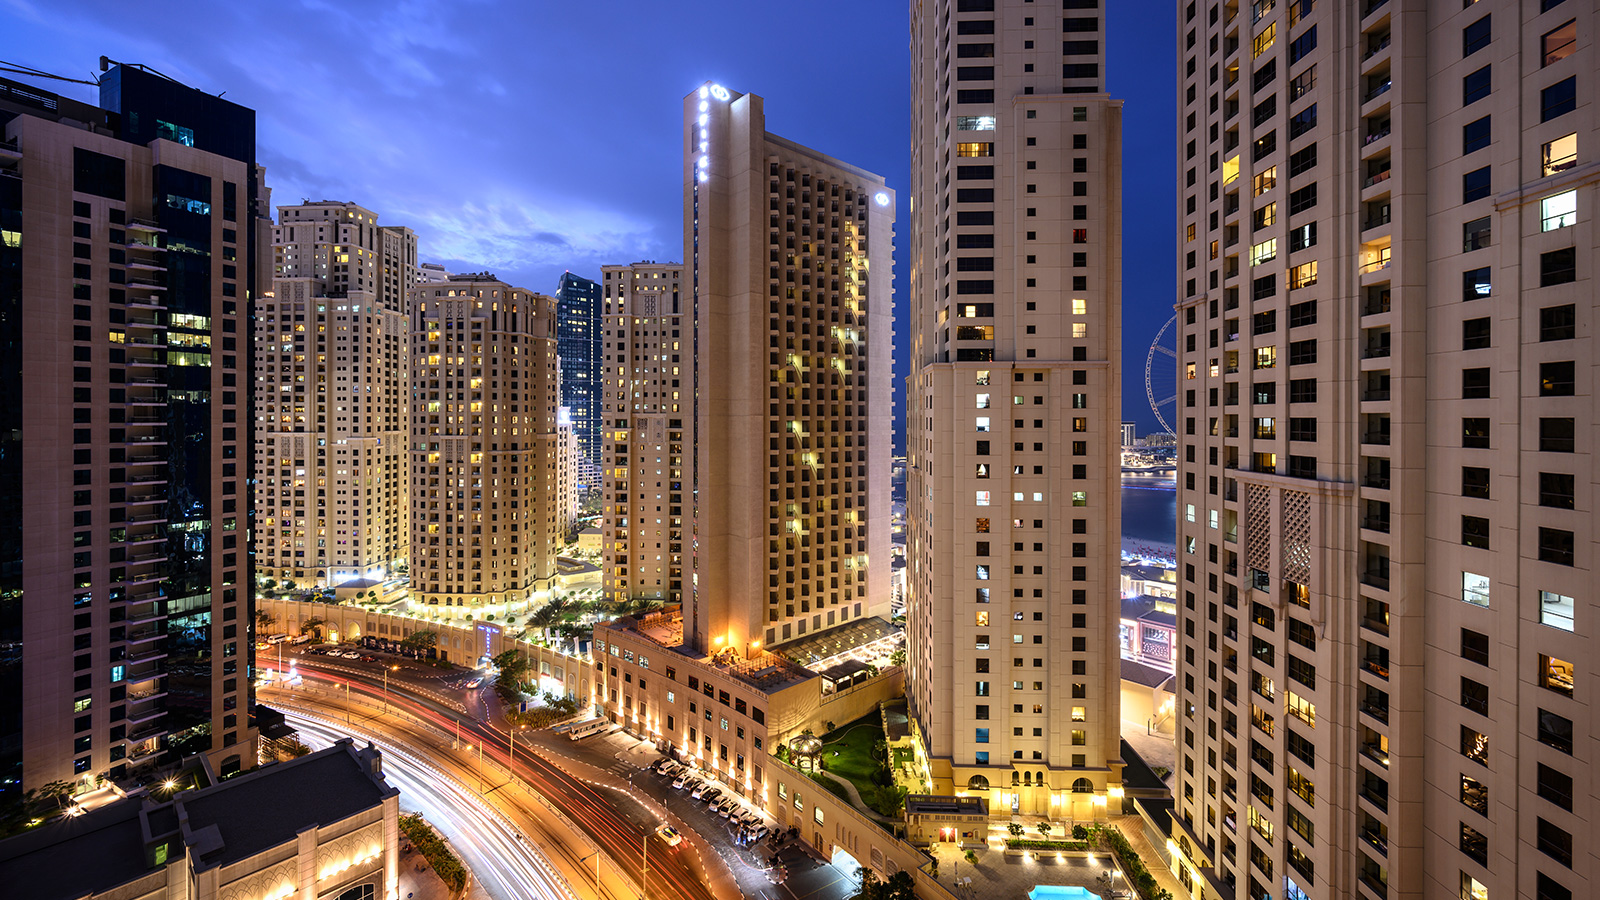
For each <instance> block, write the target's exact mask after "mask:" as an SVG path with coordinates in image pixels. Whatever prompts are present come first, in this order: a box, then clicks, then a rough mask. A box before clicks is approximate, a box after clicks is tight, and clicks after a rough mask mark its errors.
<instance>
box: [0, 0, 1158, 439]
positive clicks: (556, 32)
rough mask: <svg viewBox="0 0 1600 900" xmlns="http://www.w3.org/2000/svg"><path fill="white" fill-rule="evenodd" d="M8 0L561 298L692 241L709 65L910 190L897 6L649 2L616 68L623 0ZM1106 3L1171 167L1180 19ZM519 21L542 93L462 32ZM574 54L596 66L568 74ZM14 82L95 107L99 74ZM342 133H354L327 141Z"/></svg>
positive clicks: (41, 40) (783, 118) (425, 242)
mask: <svg viewBox="0 0 1600 900" xmlns="http://www.w3.org/2000/svg"><path fill="white" fill-rule="evenodd" d="M8 3H9V8H10V10H11V11H12V12H11V18H12V19H13V20H14V21H13V22H12V23H11V24H12V25H13V26H14V27H13V29H12V35H11V36H12V37H14V40H13V41H8V42H7V43H9V44H11V46H10V47H7V48H6V49H5V52H4V53H0V59H4V60H5V61H6V62H7V63H20V64H22V65H24V66H33V67H36V68H38V69H41V70H44V71H46V72H49V73H51V74H56V75H62V76H66V77H69V78H79V79H85V80H88V79H90V78H92V77H93V71H92V70H93V69H94V68H95V65H96V60H97V59H98V58H99V56H100V55H101V54H104V55H106V56H108V57H110V58H111V59H113V60H119V61H124V62H128V63H143V64H145V65H148V66H151V67H153V68H155V69H157V70H159V71H161V72H162V73H164V74H166V75H169V76H171V77H173V78H176V79H178V80H179V81H182V82H184V83H185V84H188V85H190V86H192V87H195V88H197V89H199V90H202V91H206V92H209V93H213V94H214V93H217V92H225V93H226V99H229V100H232V101H234V102H238V103H243V104H245V105H247V106H251V107H252V108H255V109H257V110H258V111H259V122H260V125H259V130H260V133H259V136H258V143H259V145H260V147H261V163H262V164H263V165H264V166H266V168H267V180H268V182H269V183H270V184H272V186H273V188H274V190H275V191H276V192H277V195H276V196H277V200H278V202H280V203H282V204H284V205H290V204H295V203H298V202H300V201H301V200H302V199H305V200H310V201H317V200H336V201H345V200H349V201H355V202H358V203H362V204H364V205H367V206H370V207H371V208H373V209H377V210H381V211H382V212H383V215H384V219H385V221H392V222H399V223H404V224H406V225H408V226H410V227H411V228H413V229H414V230H415V231H416V232H417V235H418V239H419V243H420V245H421V248H422V255H421V260H422V261H427V262H438V263H443V264H444V265H445V267H446V268H447V269H448V270H450V271H453V272H458V271H481V270H485V269H487V270H489V271H493V272H495V273H497V274H498V275H499V276H500V277H502V278H505V279H507V280H508V281H509V282H511V283H515V284H522V285H527V286H528V287H529V289H531V290H535V291H540V292H543V293H551V294H553V293H554V292H555V291H556V287H557V283H558V281H559V279H560V276H561V273H562V272H564V271H567V270H571V271H572V272H574V273H575V274H578V275H581V276H583V277H585V278H589V279H598V278H599V276H600V266H601V265H603V264H613V263H617V264H620V263H627V262H633V261H637V260H643V259H656V260H669V259H676V258H677V256H678V255H679V253H680V252H681V251H680V250H679V249H678V248H680V247H681V246H682V235H681V231H680V218H679V210H678V206H679V203H680V202H681V198H680V197H679V196H678V195H677V193H676V192H675V191H673V190H671V189H670V186H671V184H672V183H673V179H675V178H676V177H677V174H678V171H679V170H678V166H679V163H680V154H679V151H678V148H677V147H675V146H674V145H673V143H672V139H671V135H672V134H673V133H674V129H675V128H676V127H677V123H676V122H675V121H674V118H673V116H672V115H671V110H674V109H675V108H676V107H675V103H676V102H677V100H678V99H679V98H681V96H682V94H683V92H684V91H686V90H689V89H690V88H692V87H693V86H695V85H697V84H700V83H702V82H704V81H707V80H711V81H716V82H718V83H721V84H727V85H738V84H748V85H759V86H761V88H762V93H764V94H765V95H766V96H769V97H771V98H773V99H774V100H775V101H777V102H779V103H780V115H779V116H778V117H777V118H775V119H774V120H773V121H772V123H771V125H772V130H773V131H774V132H775V133H777V134H781V135H784V136H785V137H787V138H789V139H791V140H794V141H797V142H799V143H802V144H805V145H808V146H823V147H828V148H830V149H831V151H832V152H834V153H836V154H838V156H839V157H840V158H843V159H851V160H855V161H857V162H858V163H859V164H860V165H863V166H865V167H867V168H868V169H870V170H872V171H874V172H880V173H882V174H883V175H884V177H885V178H886V180H887V182H888V185H889V187H890V188H891V189H895V190H901V191H903V190H905V189H906V188H907V186H908V185H909V171H910V170H909V153H908V145H907V137H906V135H907V134H908V133H909V127H910V126H909V121H910V93H909V89H908V79H907V75H906V73H907V72H908V71H909V66H910V60H909V56H908V50H907V39H906V24H905V21H906V19H905V17H906V9H905V7H904V5H902V4H898V3H886V4H881V5H877V4H874V5H870V6H867V7H860V6H856V5H849V4H845V3H843V2H829V3H825V4H813V5H811V7H810V9H809V12H808V14H807V15H806V16H802V17H795V16H790V15H788V14H787V12H786V10H785V7H782V6H780V5H773V6H771V7H768V6H766V5H760V6H757V7H754V8H747V7H746V6H744V5H741V4H735V3H731V2H729V3H715V2H713V3H709V4H700V5H697V6H696V7H695V8H694V9H693V10H692V11H680V10H677V9H670V8H666V7H663V6H661V5H658V4H639V5H637V6H636V7H635V8H634V9H633V10H632V11H631V12H630V13H629V14H628V18H629V19H630V20H631V22H632V24H631V25H630V27H629V29H628V30H627V31H626V32H624V33H623V34H624V38H623V44H624V47H625V48H633V49H641V48H640V47H639V46H638V45H639V44H640V43H641V42H642V39H641V38H640V37H637V35H645V34H648V35H650V38H649V40H648V46H649V47H650V50H651V52H649V53H636V52H617V53H614V54H610V55H608V57H607V64H606V65H604V66H600V65H595V64H594V62H593V60H592V58H591V55H592V54H591V52H590V51H589V50H588V49H585V48H586V47H587V46H589V45H590V44H591V42H593V41H602V37H601V36H603V35H607V34H611V33H613V32H615V31H616V29H615V27H614V25H613V18H614V16H615V10H614V8H613V7H610V6H608V7H606V8H603V9H602V8H601V7H597V6H587V7H586V6H581V5H580V6H577V7H570V8H562V9H560V10H548V9H546V10H539V11H537V12H535V11H532V10H523V9H520V8H497V7H496V5H494V4H483V5H477V6H472V7H461V8H457V7H449V8H446V7H440V8H437V9H435V8H433V7H423V8H418V7H415V6H405V5H402V6H398V7H389V6H386V7H381V8H380V7H349V8H341V10H340V11H338V12H332V11H329V10H326V9H323V8H320V7H317V6H314V5H307V6H305V7H290V8H283V9H278V8H274V9H273V10H272V13H271V14H270V15H268V14H267V13H266V12H265V8H264V7H263V8H261V9H259V10H258V9H255V8H254V7H251V6H249V5H241V6H240V7H238V8H233V7H215V8H213V7H204V8H202V9H199V10H196V11H195V13H196V14H194V15H173V16H166V17H163V22H164V27H163V29H161V30H160V31H159V32H157V31H156V30H154V29H151V28H149V27H148V26H146V25H144V24H143V21H142V20H141V18H140V16H142V15H145V14H147V12H148V11H142V12H139V13H138V14H135V11H134V10H133V9H132V8H117V7H111V6H102V5H99V4H93V3H69V4H58V5H56V6H53V7H51V8H49V9H48V10H46V9H45V8H44V7H42V6H40V5H39V4H37V3H32V2H29V0H8ZM183 7H184V5H183V4H174V5H173V8H174V9H178V8H183ZM1103 14H1104V16H1105V17H1106V19H1107V23H1108V26H1107V32H1108V39H1107V40H1108V48H1107V55H1108V62H1107V67H1106V68H1107V71H1106V78H1105V80H1106V82H1107V90H1109V91H1110V92H1111V93H1112V94H1113V95H1115V96H1118V97H1123V98H1126V99H1127V102H1128V103H1129V105H1130V106H1129V109H1130V112H1129V118H1128V136H1127V141H1126V145H1125V153H1126V156H1127V159H1126V167H1127V169H1128V171H1129V172H1133V173H1139V172H1161V173H1165V172H1167V171H1169V169H1170V162H1169V159H1168V157H1169V156H1170V150H1169V149H1168V148H1170V147H1172V146H1174V144H1173V140H1174V137H1173V125H1172V123H1173V115H1172V114H1171V110H1172V109H1173V97H1172V92H1171V89H1170V85H1171V78H1172V77H1173V73H1174V72H1175V71H1176V69H1175V66H1176V62H1175V61H1172V60H1168V59H1167V58H1166V56H1165V55H1164V54H1155V55H1152V54H1148V53H1147V52H1145V48H1146V47H1147V46H1166V45H1169V44H1170V40H1168V37H1169V36H1170V34H1175V33H1176V21H1175V19H1171V20H1169V18H1168V17H1167V16H1165V15H1164V14H1163V15H1162V16H1161V17H1159V18H1156V19H1155V21H1154V22H1147V21H1145V18H1147V17H1144V16H1141V14H1140V11H1139V10H1137V9H1134V8H1133V7H1131V6H1128V5H1118V4H1111V5H1109V6H1108V7H1107V8H1106V9H1105V10H1104V11H1103ZM840 16H845V17H848V18H849V19H850V20H851V21H853V22H856V23H858V24H857V26H856V28H855V34H856V38H855V39H853V40H852V41H850V42H848V43H842V42H839V41H837V40H835V39H834V36H833V34H832V32H831V30H830V29H831V26H830V25H829V24H828V23H830V22H832V21H835V20H836V19H837V18H838V17H840ZM1161 29H1167V30H1168V31H1167V33H1165V34H1163V33H1159V32H1160V31H1161ZM519 31H521V32H523V33H526V34H528V35H531V36H534V37H536V38H537V39H538V41H537V46H538V48H539V56H538V60H539V61H538V62H537V63H536V64H535V66H536V71H538V72H540V73H549V74H548V75H546V74H541V76H540V77H539V79H538V80H537V81H530V82H528V83H529V85H530V86H529V87H522V86H520V85H519V81H518V79H519V78H525V77H526V76H525V75H524V74H523V72H524V69H525V65H526V64H525V63H524V62H523V57H519V56H507V57H505V58H504V59H501V58H499V57H495V56H488V55H480V54H476V53H467V52H465V51H463V50H462V49H460V48H461V47H467V46H471V45H473V44H476V43H479V42H483V41H488V40H491V39H499V38H500V37H501V35H503V34H507V33H516V32H519ZM320 32H327V33H329V34H331V35H334V36H336V37H339V38H341V39H343V40H345V41H347V42H348V44H349V46H352V47H362V48H370V49H369V50H368V52H366V53H364V54H363V56H364V61H363V62H362V63H360V64H358V65H355V66H350V67H341V69H340V73H339V78H338V84H339V88H338V90H337V91H330V90H329V89H328V88H327V87H326V85H327V80H326V76H327V74H328V67H329V61H328V58H327V55H326V53H327V51H326V46H325V44H324V43H323V42H322V41H310V40H308V39H307V38H306V37H305V35H307V34H312V33H320ZM779 32H782V33H784V34H786V35H788V36H789V39H791V40H793V41H794V43H795V45H796V46H806V47H808V48H810V50H811V52H812V53H813V54H814V58H812V59H811V60H810V64H808V66H806V67H796V66H794V65H792V64H791V61H789V60H787V59H786V58H784V57H783V56H781V55H776V54H772V53H769V52H767V50H766V48H765V46H764V44H763V42H762V41H761V40H755V39H751V38H755V37H756V36H760V35H768V34H774V33H779ZM201 35H208V36H207V37H204V38H202V37H201ZM218 35H220V38H219V37H218ZM707 35H710V36H711V37H712V40H711V41H709V42H708V40H707ZM241 43H243V44H245V45H249V46H259V47H263V48H267V49H269V50H270V53H271V56H272V59H273V64H272V65H251V64H248V63H246V62H245V60H246V59H247V58H246V57H239V56H237V55H236V54H231V53H227V54H224V53H222V52H220V51H218V52H213V51H211V50H209V49H208V48H211V47H231V46H239V45H241ZM813 66H822V67H827V66H835V67H838V66H847V67H849V69H850V70H852V71H855V72H858V73H861V77H859V78H856V79H853V80H852V81H851V84H852V85H854V87H852V89H850V90H849V91H848V92H836V91H817V90H814V89H813V88H812V86H811V81H812V77H811V75H810V74H809V73H810V72H812V71H813V68H812V67H813ZM579 71H581V72H584V73H586V77H584V78H578V77H576V76H575V75H574V74H571V73H576V72H579ZM11 77H21V78H23V80H26V81H29V82H31V83H35V84H38V85H39V86H40V87H43V88H45V89H47V90H51V91H55V92H58V93H60V94H62V95H63V96H66V97H71V98H73V99H77V100H81V101H83V102H89V103H93V102H95V100H94V96H95V95H94V88H92V87H90V86H87V85H75V84H71V83H63V82H59V81H53V80H45V79H38V78H29V77H27V76H25V75H23V76H16V75H13V76H11ZM600 109H604V110H606V111H608V112H614V111H617V110H621V111H622V112H623V114H624V121H626V122H627V127H626V130H625V131H624V132H622V134H623V135H625V136H624V137H618V136H617V135H618V132H616V131H615V129H612V128H600V127H583V126H581V125H579V126H577V127H574V128H571V129H565V130H564V131H563V132H562V136H561V138H560V139H559V140H552V139H551V137H550V132H551V131H552V130H554V129H555V128H556V127H558V124H560V125H561V126H562V127H563V128H564V123H570V122H582V120H583V119H584V116H585V115H587V114H588V112H589V111H590V110H600ZM451 120H459V121H460V122H462V123H463V124H464V125H467V126H468V127H467V129H466V130H467V131H470V130H471V126H470V125H468V123H472V122H477V121H485V120H494V121H500V122H504V123H508V124H507V129H506V130H505V131H504V132H502V133H497V134H496V135H495V136H494V137H492V138H482V137H476V136H475V137H473V138H471V139H465V138H448V139H446V138H442V137H440V136H439V135H440V129H439V126H440V125H441V124H447V123H448V122H450V121H451ZM330 128H331V129H332V131H331V132H330V130H329V129H330ZM330 133H331V134H334V135H337V136H338V137H339V139H338V140H332V141H330V140H328V137H329V135H330ZM413 135H425V136H426V137H417V136H413ZM446 160H448V162H449V164H448V165H445V164H441V163H442V162H444V161H446ZM1127 190H1128V206H1129V208H1132V209H1139V210H1141V211H1142V213H1141V215H1140V216H1136V217H1130V219H1129V221H1128V222H1127V223H1126V228H1127V232H1128V233H1127V240H1128V243H1129V245H1130V246H1138V245H1141V244H1142V245H1144V246H1149V247H1152V248H1165V247H1167V246H1169V241H1170V239H1171V234H1172V230H1173V229H1174V228H1175V227H1176V226H1175V224H1173V223H1174V222H1175V219H1174V217H1173V215H1172V213H1171V210H1172V209H1173V201H1172V199H1171V198H1172V197H1173V196H1175V193H1176V192H1175V187H1174V186H1173V185H1171V184H1170V183H1169V182H1168V180H1167V179H1166V178H1164V177H1163V178H1144V177H1130V178H1129V179H1128V186H1127ZM904 252H905V248H904V242H901V241H897V246H896V262H897V270H898V272H899V273H900V278H899V279H898V280H897V283H896V285H895V289H896V320H897V321H899V320H900V319H901V317H902V316H903V315H904V314H905V313H906V312H907V310H908V307H907V306H906V297H905V285H906V281H905V278H906V272H907V269H906V268H905V265H904V264H903V262H901V260H902V258H903V254H904ZM1139 262H1140V264H1139V265H1137V266H1129V267H1128V271H1127V285H1126V290H1125V293H1126V296H1127V298H1128V300H1127V302H1128V303H1129V304H1130V309H1131V310H1133V311H1134V314H1132V315H1130V316H1129V317H1128V321H1129V328H1128V331H1127V333H1126V335H1125V337H1124V347H1123V349H1124V351H1125V353H1124V356H1125V359H1126V363H1125V371H1124V375H1125V379H1126V381H1127V383H1128V384H1129V385H1131V386H1133V387H1134V388H1135V389H1134V390H1130V391H1128V392H1127V396H1126V400H1125V409H1124V410H1123V417H1124V418H1128V419H1131V420H1134V421H1137V422H1139V431H1140V433H1141V434H1144V433H1147V432H1149V431H1151V430H1153V429H1154V421H1155V420H1154V417H1153V416H1152V415H1151V414H1150V412H1149V409H1148V408H1147V405H1146V403H1145V401H1144V398H1143V391H1142V390H1139V389H1137V388H1138V387H1139V386H1141V385H1142V383H1143V360H1144V354H1145V350H1146V348H1147V347H1148V346H1149V343H1150V341H1151V339H1152V338H1153V337H1154V336H1155V333H1156V330H1157V329H1159V328H1160V326H1161V325H1162V323H1164V322H1165V321H1166V320H1167V319H1168V318H1170V317H1171V315H1172V309H1171V306H1172V294H1173V291H1172V284H1173V272H1174V265H1173V261H1172V260H1171V258H1170V257H1169V255H1168V254H1166V253H1164V252H1159V253H1153V254H1148V255H1146V256H1145V257H1141V258H1140V259H1139ZM896 350H897V352H896V354H895V356H896V360H895V362H896V368H895V373H894V378H893V379H892V380H893V390H894V395H895V404H896V421H899V419H900V415H901V413H900V404H901V402H902V400H903V396H902V394H903V391H902V380H903V378H904V376H905V375H906V374H908V372H909V369H908V368H906V360H907V359H908V355H907V354H908V352H909V343H908V335H907V333H906V331H905V330H904V329H902V330H901V331H900V332H899V333H898V334H897V346H896ZM899 442H900V435H899V433H898V430H897V432H896V446H897V447H898V446H899Z"/></svg>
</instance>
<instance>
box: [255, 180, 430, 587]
mask: <svg viewBox="0 0 1600 900" xmlns="http://www.w3.org/2000/svg"><path fill="white" fill-rule="evenodd" d="M273 232H274V236H273V243H274V275H273V281H272V290H271V291H270V292H268V293H265V294H263V295H262V296H260V297H258V298H256V300H255V302H254V304H253V312H254V316H255V323H256V327H255V329H254V336H253V341H254V344H255V384H254V387H253V390H254V392H255V403H256V409H255V417H256V432H255V443H256V454H255V459H256V467H255V495H256V508H257V510H258V513H257V515H258V520H257V521H258V524H257V528H256V532H255V553H256V564H257V567H258V568H257V574H258V575H259V576H260V577H262V578H265V579H268V580H270V581H278V582H279V583H280V584H281V585H285V586H288V585H292V586H299V587H327V586H334V585H339V584H342V583H345V582H348V581H357V580H381V579H384V578H387V577H389V576H390V575H391V574H393V572H394V570H395V569H396V568H397V567H399V566H403V565H404V564H405V563H406V561H407V559H408V558H409V550H410V526H409V520H408V514H409V512H410V508H409V505H408V500H407V497H408V491H409V487H410V480H409V477H408V476H407V472H406V469H407V452H406V440H407V437H408V435H409V422H410V410H411V407H410V380H409V378H408V362H407V359H408V355H409V350H410V347H409V332H410V327H411V326H410V319H409V317H408V316H407V313H406V300H407V294H406V291H407V289H408V288H409V286H410V285H411V284H413V283H414V282H415V281H416V277H417V276H416V272H417V236H416V234H415V233H414V232H412V231H411V229H409V228H404V227H395V226H381V225H379V224H378V216H377V214H376V213H374V212H372V211H371V210H369V209H366V208H364V207H361V206H358V205H357V204H354V203H346V202H337V201H329V200H324V201H320V202H316V203H305V204H302V205H300V206H285V207H280V208H279V209H278V225H277V226H276V227H275V228H274V229H273Z"/></svg>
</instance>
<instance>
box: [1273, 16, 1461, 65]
mask: <svg viewBox="0 0 1600 900" xmlns="http://www.w3.org/2000/svg"><path fill="white" fill-rule="evenodd" d="M1485 18H1487V16H1486V17H1485ZM1315 49H1317V26H1315V25H1313V26H1311V27H1310V28H1307V29H1306V30H1305V31H1304V32H1303V33H1301V35H1300V36H1299V37H1297V38H1295V39H1294V40H1293V41H1291V42H1290V43H1289V65H1291V66H1292V65H1294V64H1295V63H1297V62H1299V61H1300V60H1302V59H1305V58H1306V55H1307V54H1309V53H1310V52H1311V51H1313V50H1315Z"/></svg>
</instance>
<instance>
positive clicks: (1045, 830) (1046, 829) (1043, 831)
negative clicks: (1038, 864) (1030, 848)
mask: <svg viewBox="0 0 1600 900" xmlns="http://www.w3.org/2000/svg"><path fill="white" fill-rule="evenodd" d="M1039 834H1040V835H1042V836H1044V837H1045V838H1046V839H1049V837H1050V823H1049V822H1040V823H1039Z"/></svg>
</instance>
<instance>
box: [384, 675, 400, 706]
mask: <svg viewBox="0 0 1600 900" xmlns="http://www.w3.org/2000/svg"><path fill="white" fill-rule="evenodd" d="M399 668H400V667H399V666H384V667H383V712H384V715H388V714H389V673H390V672H393V671H396V670H398V669H399Z"/></svg>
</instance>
